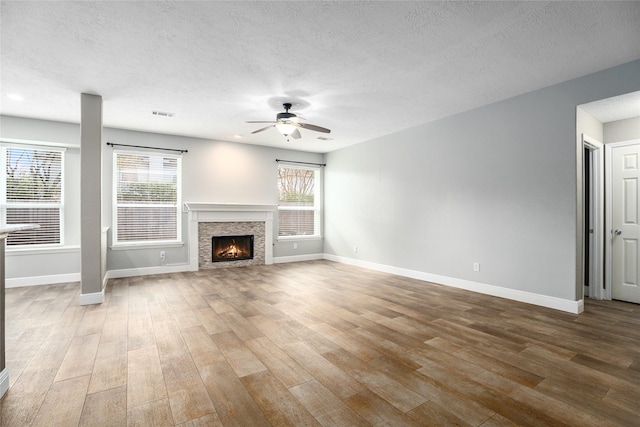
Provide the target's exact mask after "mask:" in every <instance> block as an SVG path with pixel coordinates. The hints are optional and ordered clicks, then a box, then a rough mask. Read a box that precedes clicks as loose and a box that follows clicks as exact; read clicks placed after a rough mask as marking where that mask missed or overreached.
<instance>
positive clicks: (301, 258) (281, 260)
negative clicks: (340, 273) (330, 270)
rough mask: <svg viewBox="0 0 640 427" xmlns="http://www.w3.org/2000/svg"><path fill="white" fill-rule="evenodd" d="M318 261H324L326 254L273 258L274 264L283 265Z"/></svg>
mask: <svg viewBox="0 0 640 427" xmlns="http://www.w3.org/2000/svg"><path fill="white" fill-rule="evenodd" d="M318 259H324V254H307V255H292V256H279V257H274V258H273V263H274V264H282V263H285V262H299V261H315V260H318Z"/></svg>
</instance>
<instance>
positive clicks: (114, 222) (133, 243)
mask: <svg viewBox="0 0 640 427" xmlns="http://www.w3.org/2000/svg"><path fill="white" fill-rule="evenodd" d="M119 154H126V155H136V156H146V157H157V158H158V157H159V158H163V159H164V158H171V159H176V160H177V167H176V206H175V210H176V238H175V239H163V240H125V241H119V240H118V206H119V205H118V155H119ZM111 183H112V191H111V193H112V194H111V196H112V202H111V208H112V215H111V227H112V228H111V230H112V233H111V248H112V249H113V250H122V249H130V248H148V247H171V246H182V245H183V244H184V242H183V240H182V155H181V154H167V153H153V152H149V151H141V150H129V149H114V150H113V153H112V181H111ZM121 206H129V207H131V206H134V205H132V204H128V205H121ZM141 206H146V207H152V206H154V205H151V204H148V203H147V204H144V205H142V204H141ZM158 206H166V205H162V204H158Z"/></svg>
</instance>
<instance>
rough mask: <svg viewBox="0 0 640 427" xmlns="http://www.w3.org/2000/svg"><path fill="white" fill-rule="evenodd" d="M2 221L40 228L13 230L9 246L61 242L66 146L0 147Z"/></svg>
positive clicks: (8, 240)
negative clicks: (57, 147)
mask: <svg viewBox="0 0 640 427" xmlns="http://www.w3.org/2000/svg"><path fill="white" fill-rule="evenodd" d="M0 164H1V165H2V167H3V169H4V171H5V172H4V173H3V174H2V175H0V217H1V221H0V222H1V223H2V225H11V224H38V225H40V228H39V229H37V230H29V231H20V232H15V233H11V234H10V235H9V236H8V237H7V246H8V247H12V246H13V247H21V246H24V247H27V246H51V245H56V246H57V245H62V244H63V243H64V242H63V237H62V236H63V233H62V224H63V223H64V219H63V218H64V195H63V191H62V189H63V188H64V182H63V180H64V171H63V165H64V150H60V149H53V148H49V147H46V148H44V147H43V148H36V147H30V146H26V145H25V146H11V147H0Z"/></svg>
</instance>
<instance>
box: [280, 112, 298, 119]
mask: <svg viewBox="0 0 640 427" xmlns="http://www.w3.org/2000/svg"><path fill="white" fill-rule="evenodd" d="M294 117H298V116H296V115H295V114H293V113H289V112H287V113H278V114H277V115H276V118H277V119H278V120H288V119H292V118H294Z"/></svg>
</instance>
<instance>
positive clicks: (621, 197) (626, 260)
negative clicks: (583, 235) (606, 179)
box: [611, 144, 640, 304]
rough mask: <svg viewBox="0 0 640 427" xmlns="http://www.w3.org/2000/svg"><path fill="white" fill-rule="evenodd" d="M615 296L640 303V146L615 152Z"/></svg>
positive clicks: (612, 236)
mask: <svg viewBox="0 0 640 427" xmlns="http://www.w3.org/2000/svg"><path fill="white" fill-rule="evenodd" d="M611 178H612V182H611V185H612V186H611V189H612V192H611V197H612V200H611V202H612V212H611V214H612V216H611V219H612V230H611V239H612V254H611V255H612V260H611V292H612V294H611V296H612V298H613V299H618V300H623V301H629V302H635V303H639V304H640V283H638V280H639V279H640V274H639V273H640V248H639V247H638V243H639V241H640V225H639V224H640V217H639V215H640V212H639V210H638V203H639V202H640V144H635V145H627V146H622V147H614V148H613V149H612V150H611Z"/></svg>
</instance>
